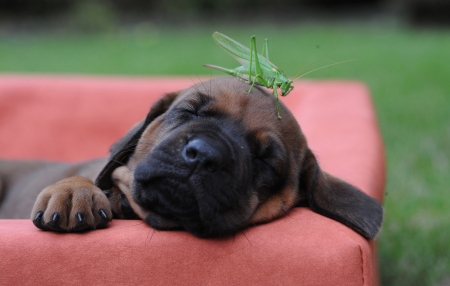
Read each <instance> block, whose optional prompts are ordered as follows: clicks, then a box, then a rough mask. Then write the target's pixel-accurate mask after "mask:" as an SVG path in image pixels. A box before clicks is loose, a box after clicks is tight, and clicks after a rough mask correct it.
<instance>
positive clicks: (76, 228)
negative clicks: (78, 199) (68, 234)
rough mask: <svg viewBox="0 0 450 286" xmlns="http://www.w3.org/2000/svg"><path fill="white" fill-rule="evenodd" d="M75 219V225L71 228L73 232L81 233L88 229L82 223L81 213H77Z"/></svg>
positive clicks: (83, 222)
mask: <svg viewBox="0 0 450 286" xmlns="http://www.w3.org/2000/svg"><path fill="white" fill-rule="evenodd" d="M75 217H76V218H77V224H76V225H75V226H74V227H73V229H72V230H73V231H82V230H85V229H87V228H89V225H88V224H87V223H86V222H85V221H84V215H83V214H82V213H77V214H76V215H75Z"/></svg>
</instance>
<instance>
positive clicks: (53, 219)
mask: <svg viewBox="0 0 450 286" xmlns="http://www.w3.org/2000/svg"><path fill="white" fill-rule="evenodd" d="M58 220H59V213H54V214H53V216H52V222H57V221H58Z"/></svg>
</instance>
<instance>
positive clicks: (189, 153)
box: [183, 146, 197, 160]
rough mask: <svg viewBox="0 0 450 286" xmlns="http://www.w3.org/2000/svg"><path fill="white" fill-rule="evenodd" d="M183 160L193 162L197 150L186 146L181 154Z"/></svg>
mask: <svg viewBox="0 0 450 286" xmlns="http://www.w3.org/2000/svg"><path fill="white" fill-rule="evenodd" d="M183 155H184V157H185V159H188V160H195V159H196V158H197V150H196V149H195V148H193V147H192V146H189V147H188V146H186V148H185V149H184V153H183Z"/></svg>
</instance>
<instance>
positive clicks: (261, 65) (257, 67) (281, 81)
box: [203, 32, 355, 118]
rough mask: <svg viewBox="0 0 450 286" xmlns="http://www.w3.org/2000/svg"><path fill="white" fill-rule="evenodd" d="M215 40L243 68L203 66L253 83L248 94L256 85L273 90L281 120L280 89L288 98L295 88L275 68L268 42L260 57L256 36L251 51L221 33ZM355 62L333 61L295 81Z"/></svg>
mask: <svg viewBox="0 0 450 286" xmlns="http://www.w3.org/2000/svg"><path fill="white" fill-rule="evenodd" d="M213 39H214V41H216V43H217V44H218V45H219V46H220V47H221V48H223V49H224V50H225V51H226V52H227V53H229V54H230V55H231V56H232V57H233V58H235V59H236V60H237V61H238V62H239V63H240V64H241V65H242V66H240V67H237V68H235V69H227V68H223V67H219V66H214V65H203V66H205V67H207V68H212V69H216V70H219V71H223V72H226V73H227V74H230V75H232V76H234V77H238V78H241V79H243V80H244V81H246V82H248V83H251V84H252V85H251V86H250V89H249V90H248V93H250V92H251V91H252V90H253V87H254V86H255V84H257V85H262V86H264V87H267V88H271V89H272V90H273V92H272V94H273V95H274V96H275V98H276V100H277V115H278V118H281V116H280V103H279V102H278V88H279V89H280V90H281V95H282V96H286V95H288V94H289V93H290V92H291V91H292V90H293V89H294V87H293V86H292V83H293V82H294V81H293V80H291V79H289V78H288V77H287V76H286V75H285V74H284V73H283V71H281V70H280V69H279V68H277V66H275V65H274V64H273V63H271V62H270V61H269V42H268V40H267V39H265V41H264V45H263V49H262V55H260V54H258V53H257V52H256V37H255V36H252V37H251V39H250V49H248V48H247V47H245V46H244V45H242V44H240V43H238V42H236V41H235V40H233V39H231V38H229V37H227V36H225V35H224V34H221V33H219V32H215V33H214V34H213ZM354 60H355V59H352V60H347V61H342V62H334V61H332V63H331V64H328V65H325V66H322V67H319V68H316V69H313V70H310V71H308V72H305V73H303V74H301V75H300V76H298V77H295V78H294V79H297V78H299V77H302V76H305V75H307V74H309V73H312V72H314V71H317V70H319V69H323V68H326V67H329V66H333V65H337V64H341V63H344V62H349V61H354Z"/></svg>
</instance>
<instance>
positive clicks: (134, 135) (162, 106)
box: [95, 92, 179, 190]
mask: <svg viewBox="0 0 450 286" xmlns="http://www.w3.org/2000/svg"><path fill="white" fill-rule="evenodd" d="M178 94H179V93H178V92H174V93H169V94H166V95H165V96H164V97H162V98H161V99H160V100H158V101H157V102H155V103H154V104H153V105H152V107H151V108H150V111H149V113H148V114H147V116H146V118H145V120H142V121H141V122H139V123H137V124H136V125H135V126H133V127H132V128H131V129H130V131H128V132H127V134H125V136H123V137H122V138H120V139H119V140H118V141H117V142H116V143H114V144H113V145H112V146H111V148H110V150H109V151H110V154H109V162H108V163H107V164H106V166H105V167H104V168H103V170H102V171H101V172H100V174H99V175H98V177H97V179H96V180H95V185H96V186H97V187H99V188H100V189H101V190H109V189H111V188H112V187H113V181H112V178H111V175H112V172H113V171H114V170H115V169H116V168H117V167H120V166H122V165H124V164H126V163H127V162H128V159H129V158H130V156H131V155H132V154H133V152H134V149H135V147H136V144H137V142H138V141H139V138H140V137H141V135H142V133H143V132H144V130H145V129H146V128H147V126H148V125H149V124H150V123H151V122H152V121H153V120H155V119H156V118H157V117H158V116H160V115H161V114H163V113H165V112H166V111H167V110H168V109H169V107H170V105H171V104H172V102H173V101H174V100H175V98H177V96H178Z"/></svg>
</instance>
